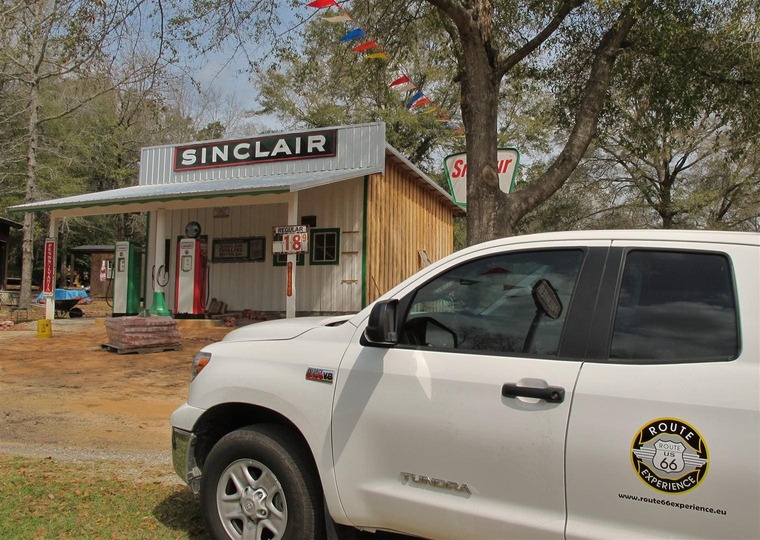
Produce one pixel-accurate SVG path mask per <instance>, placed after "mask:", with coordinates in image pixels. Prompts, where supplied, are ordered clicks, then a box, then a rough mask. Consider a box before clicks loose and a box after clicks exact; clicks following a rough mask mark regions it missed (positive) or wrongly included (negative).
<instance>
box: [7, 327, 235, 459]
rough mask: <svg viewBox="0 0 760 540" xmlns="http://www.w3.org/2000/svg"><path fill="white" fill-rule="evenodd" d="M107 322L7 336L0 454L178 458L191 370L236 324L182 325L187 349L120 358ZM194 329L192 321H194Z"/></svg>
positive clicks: (28, 329) (22, 331)
mask: <svg viewBox="0 0 760 540" xmlns="http://www.w3.org/2000/svg"><path fill="white" fill-rule="evenodd" d="M103 322H104V319H103V318H93V317H87V318H81V319H65V320H54V321H53V322H52V334H53V335H52V337H51V338H47V339H45V338H40V337H37V323H36V321H31V322H28V323H23V324H17V325H15V326H14V328H13V330H0V351H2V352H0V452H2V453H7V454H21V455H31V456H45V457H46V456H52V457H54V458H56V459H73V460H77V461H78V460H80V459H87V458H88V457H90V458H94V459H113V460H115V461H126V462H130V461H131V462H139V463H143V464H148V465H159V464H168V463H170V462H171V455H170V446H171V435H170V427H169V420H168V418H169V415H170V414H171V412H172V411H173V410H174V409H175V408H176V407H177V406H178V405H180V404H181V403H182V402H183V401H184V400H185V398H186V397H187V390H188V383H189V377H190V364H191V362H192V358H193V356H194V355H195V353H196V352H197V351H198V350H200V349H201V348H202V347H203V346H204V345H205V344H207V343H210V342H212V341H218V340H219V339H221V338H222V337H223V336H224V335H225V334H226V333H227V332H229V330H230V329H229V328H225V327H211V326H208V325H198V324H196V323H199V322H201V321H180V334H181V335H182V346H183V349H182V350H180V351H168V352H162V353H150V354H116V353H113V352H107V351H104V350H102V349H101V347H100V345H101V344H102V343H105V342H106V341H107V334H106V330H105V325H104V324H103ZM185 323H187V324H185Z"/></svg>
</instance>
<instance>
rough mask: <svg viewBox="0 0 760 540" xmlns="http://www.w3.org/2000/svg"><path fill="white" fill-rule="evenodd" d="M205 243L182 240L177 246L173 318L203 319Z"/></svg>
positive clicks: (196, 239)
mask: <svg viewBox="0 0 760 540" xmlns="http://www.w3.org/2000/svg"><path fill="white" fill-rule="evenodd" d="M206 257H207V248H206V241H205V240H204V239H202V238H183V239H182V240H180V241H179V243H178V244H177V272H176V274H175V282H174V315H175V317H185V318H199V319H200V318H203V317H205V314H206V271H207V267H206Z"/></svg>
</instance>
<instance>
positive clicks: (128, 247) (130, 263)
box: [113, 241, 142, 317]
mask: <svg viewBox="0 0 760 540" xmlns="http://www.w3.org/2000/svg"><path fill="white" fill-rule="evenodd" d="M141 259H142V257H141V254H140V252H139V251H138V249H137V246H135V245H134V244H132V243H131V242H126V241H123V242H116V253H115V255H114V267H113V316H114V317H121V316H124V315H137V314H138V313H140V284H141V277H142V264H141V263H142V261H141Z"/></svg>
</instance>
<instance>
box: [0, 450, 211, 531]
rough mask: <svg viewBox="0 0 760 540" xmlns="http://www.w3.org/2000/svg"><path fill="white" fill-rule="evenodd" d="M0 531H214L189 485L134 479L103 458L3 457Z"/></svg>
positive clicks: (0, 475) (0, 473)
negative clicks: (83, 460) (84, 460)
mask: <svg viewBox="0 0 760 540" xmlns="http://www.w3.org/2000/svg"><path fill="white" fill-rule="evenodd" d="M0 538H29V539H32V538H35V539H36V538H71V539H109V538H118V539H123V538H130V539H132V538H134V539H143V538H144V539H151V540H153V539H177V538H182V539H192V540H200V539H204V540H207V539H208V538H209V537H208V535H207V534H206V532H205V529H204V527H203V523H202V519H201V516H200V509H199V505H198V501H197V500H196V498H195V497H193V495H192V494H191V493H190V491H189V490H188V489H187V488H185V487H184V486H167V485H164V484H162V483H160V482H153V483H151V482H140V481H136V480H135V479H134V478H129V477H125V476H124V475H120V474H119V473H118V472H115V471H114V469H113V468H112V467H109V465H108V463H106V462H89V463H61V462H57V461H54V460H53V459H51V458H47V459H33V458H22V457H9V456H0Z"/></svg>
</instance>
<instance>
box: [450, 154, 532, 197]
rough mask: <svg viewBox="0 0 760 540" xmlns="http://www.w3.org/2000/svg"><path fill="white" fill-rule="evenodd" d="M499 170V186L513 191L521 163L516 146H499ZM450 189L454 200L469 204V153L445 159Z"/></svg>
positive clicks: (506, 191)
mask: <svg viewBox="0 0 760 540" xmlns="http://www.w3.org/2000/svg"><path fill="white" fill-rule="evenodd" d="M496 156H497V170H498V172H499V188H500V189H501V190H502V191H503V192H504V193H511V192H512V190H513V189H514V187H515V179H516V178H517V166H518V165H519V164H520V152H519V151H518V150H517V149H516V148H499V150H498V152H497V155H496ZM443 168H444V170H445V172H446V179H447V180H448V182H449V190H450V191H451V195H452V196H453V197H454V202H456V203H457V204H458V205H459V206H463V207H466V206H467V154H465V153H461V154H452V155H450V156H447V157H446V159H445V160H444V161H443Z"/></svg>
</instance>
